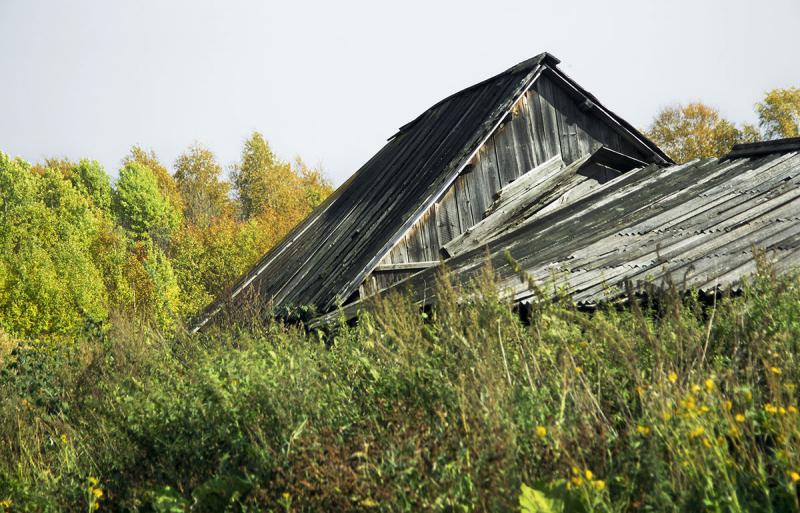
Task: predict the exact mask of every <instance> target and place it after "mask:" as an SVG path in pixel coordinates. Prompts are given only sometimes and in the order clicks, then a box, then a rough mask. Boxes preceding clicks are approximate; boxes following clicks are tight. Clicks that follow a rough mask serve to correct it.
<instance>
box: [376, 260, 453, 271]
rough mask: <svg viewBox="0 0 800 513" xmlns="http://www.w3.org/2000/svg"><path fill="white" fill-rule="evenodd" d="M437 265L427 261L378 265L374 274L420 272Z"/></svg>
mask: <svg viewBox="0 0 800 513" xmlns="http://www.w3.org/2000/svg"><path fill="white" fill-rule="evenodd" d="M437 265H439V262H438V261H433V260H428V261H425V262H405V263H402V264H380V265H378V266H376V267H375V270H374V272H392V271H422V270H423V269H428V268H429V267H435V266H437Z"/></svg>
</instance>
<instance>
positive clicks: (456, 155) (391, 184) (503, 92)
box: [195, 53, 668, 328]
mask: <svg viewBox="0 0 800 513" xmlns="http://www.w3.org/2000/svg"><path fill="white" fill-rule="evenodd" d="M558 62H559V61H558V59H556V58H555V57H553V56H551V55H549V54H547V53H543V54H541V55H538V56H536V57H534V58H532V59H529V60H526V61H524V62H522V63H520V64H517V65H516V66H514V67H512V68H510V69H508V70H506V71H505V72H503V73H500V74H499V75H497V76H494V77H492V78H490V79H488V80H485V81H483V82H481V83H479V84H476V85H474V86H471V87H469V88H467V89H464V90H463V91H460V92H458V93H456V94H454V95H452V96H450V97H448V98H445V99H444V100H442V101H440V102H439V103H437V104H436V105H434V106H433V107H431V108H430V109H428V110H427V111H425V112H424V113H423V114H422V115H420V116H419V117H417V118H416V119H415V120H414V121H412V122H410V123H408V124H406V125H405V126H403V127H402V128H401V129H400V130H399V132H398V133H397V134H395V135H394V136H393V137H392V138H390V140H389V142H388V143H387V144H386V145H385V146H384V147H383V148H382V149H381V150H380V151H379V152H378V153H377V154H376V155H375V156H374V157H372V158H371V159H370V160H369V161H368V162H367V163H366V164H364V166H363V167H361V169H359V170H358V171H357V172H356V173H355V174H354V175H353V176H352V177H350V179H348V180H347V181H346V182H345V183H344V184H343V185H342V186H341V187H339V188H338V189H337V190H336V192H334V193H333V194H332V195H331V196H330V197H329V198H328V199H327V200H326V201H325V202H324V203H323V204H322V205H321V206H320V207H319V208H318V209H317V210H315V211H314V212H313V213H312V214H311V216H309V217H308V218H307V219H306V220H305V221H303V222H302V223H301V224H300V225H299V226H297V227H296V228H295V229H294V230H292V231H291V232H290V233H289V235H288V236H287V237H286V238H285V239H284V240H283V241H282V242H281V243H280V244H278V245H277V246H276V247H275V248H273V249H272V250H271V251H270V252H269V253H267V255H265V256H264V257H263V258H262V259H261V261H259V262H258V263H257V264H256V265H255V267H254V268H253V269H252V270H251V271H250V272H248V273H247V274H246V275H245V276H243V277H242V278H241V279H240V280H239V281H238V282H237V283H236V284H235V285H234V287H233V288H232V289H231V292H230V293H229V294H226V295H225V296H224V297H222V298H220V300H218V301H217V302H215V303H214V304H212V305H211V306H210V307H209V308H208V309H207V310H206V313H205V314H204V315H203V316H202V317H201V319H200V320H199V322H198V323H196V325H195V327H196V328H199V327H202V325H204V324H205V323H206V322H207V321H208V320H209V319H210V317H211V316H213V315H214V314H215V313H216V312H217V311H219V309H220V308H221V306H222V305H223V304H224V303H225V302H226V301H228V300H233V301H234V302H235V301H236V300H237V298H241V297H244V296H249V295H252V296H258V297H259V299H260V300H262V301H267V302H269V303H271V305H272V306H273V307H276V308H277V307H282V306H290V305H295V306H296V305H313V306H314V307H316V309H317V311H319V312H325V311H329V310H330V309H332V308H333V307H335V306H336V303H337V301H342V300H345V299H347V298H348V297H350V296H351V294H353V292H354V291H356V290H357V289H358V286H359V285H360V283H361V282H362V281H363V279H364V276H365V275H366V274H367V273H368V272H369V271H370V270H371V269H372V268H373V267H374V266H375V265H376V264H377V263H378V261H379V260H380V258H381V257H382V256H383V255H384V254H385V253H386V252H387V251H388V250H389V249H391V247H392V245H393V244H394V243H395V242H396V241H397V239H398V238H399V237H401V236H402V234H403V233H404V232H405V231H406V230H407V229H408V228H409V227H410V226H411V225H412V224H413V223H414V222H415V221H416V219H417V218H419V216H420V215H421V214H422V213H423V212H424V211H425V210H426V209H427V208H428V207H429V206H430V205H431V204H432V203H433V202H434V201H436V199H437V198H438V197H439V196H440V195H441V194H442V192H443V191H444V190H445V189H446V188H447V187H448V186H449V184H450V183H452V182H453V180H455V178H456V176H457V175H458V173H459V172H460V170H461V169H462V168H463V167H464V166H465V165H466V164H467V163H468V161H469V159H470V158H471V157H472V156H473V155H474V153H475V152H476V151H477V150H478V149H479V147H480V145H481V144H482V143H483V142H484V141H485V140H486V139H487V137H489V136H490V135H491V133H492V132H493V130H494V129H495V128H496V127H497V126H498V125H499V124H500V123H501V122H502V121H503V119H504V118H505V116H506V115H507V114H508V113H509V112H510V110H511V108H512V107H513V104H514V103H515V102H516V100H517V99H519V97H520V96H521V95H522V94H523V93H524V92H525V91H526V90H527V89H528V87H529V86H530V85H531V84H532V82H533V81H534V80H535V79H536V77H537V76H538V75H539V73H541V71H542V70H543V69H544V68H545V67H547V68H549V69H551V70H555V66H556V65H557V64H558ZM559 73H560V72H559ZM569 83H570V84H571V85H572V86H573V87H574V88H575V89H576V90H578V91H580V92H581V93H582V94H584V95H585V96H586V97H587V98H589V99H590V100H591V101H592V102H593V103H596V104H597V106H598V107H599V108H600V110H601V112H602V113H603V114H604V115H606V116H609V117H611V118H612V119H613V120H614V121H615V122H616V123H617V124H618V125H620V126H621V127H622V130H625V131H626V135H627V136H628V137H630V138H632V139H634V140H636V141H637V143H638V144H640V145H641V147H642V148H644V149H645V150H646V151H647V152H648V153H649V154H650V155H652V160H653V161H662V162H664V161H668V157H666V155H664V154H663V153H662V152H661V150H659V149H658V147H657V146H655V145H654V144H652V143H651V142H649V141H648V140H647V139H646V138H644V137H643V136H642V135H641V134H640V133H638V132H637V131H636V130H635V129H634V128H633V127H631V126H630V125H629V124H628V123H626V122H625V121H624V120H622V119H621V118H619V117H617V116H616V115H614V114H613V113H611V112H610V111H608V110H606V109H604V108H602V106H601V105H600V104H599V102H597V100H596V99H595V98H594V97H593V96H591V95H590V94H589V93H588V92H586V91H584V90H583V89H582V88H580V86H578V85H577V84H575V83H574V82H572V81H569ZM245 292H248V294H245Z"/></svg>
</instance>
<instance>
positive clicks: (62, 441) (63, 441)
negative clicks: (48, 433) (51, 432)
mask: <svg viewBox="0 0 800 513" xmlns="http://www.w3.org/2000/svg"><path fill="white" fill-rule="evenodd" d="M61 443H62V444H64V445H67V435H61Z"/></svg>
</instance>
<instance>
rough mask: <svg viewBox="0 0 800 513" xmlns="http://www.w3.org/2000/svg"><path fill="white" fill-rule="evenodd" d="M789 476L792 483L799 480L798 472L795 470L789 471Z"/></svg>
mask: <svg viewBox="0 0 800 513" xmlns="http://www.w3.org/2000/svg"><path fill="white" fill-rule="evenodd" d="M789 478H790V479H791V480H792V482H793V483H796V482H798V481H800V474H798V473H797V472H789Z"/></svg>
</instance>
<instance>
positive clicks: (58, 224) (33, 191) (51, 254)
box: [0, 152, 108, 337]
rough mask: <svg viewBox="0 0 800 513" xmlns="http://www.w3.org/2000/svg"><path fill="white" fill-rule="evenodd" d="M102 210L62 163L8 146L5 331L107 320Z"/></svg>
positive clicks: (2, 219)
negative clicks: (15, 153)
mask: <svg viewBox="0 0 800 513" xmlns="http://www.w3.org/2000/svg"><path fill="white" fill-rule="evenodd" d="M102 215H103V213H102V211H100V210H99V209H97V208H95V207H94V206H93V205H92V202H91V201H90V199H89V198H87V197H86V196H84V195H82V194H81V193H80V192H79V191H78V190H76V188H75V187H73V185H72V184H71V183H70V181H68V180H66V179H65V177H64V175H63V173H62V172H61V170H60V169H54V168H43V167H40V168H38V169H37V171H36V172H34V170H33V169H32V168H31V166H30V165H29V164H28V163H27V162H24V161H22V160H20V159H15V160H12V159H10V158H8V156H6V155H5V154H3V153H2V152H0V329H2V330H3V331H6V332H9V333H12V334H15V335H18V336H34V337H38V336H44V335H57V334H67V333H72V332H74V331H75V330H79V329H81V328H83V327H85V326H86V325H87V323H88V324H96V323H101V322H103V321H104V320H105V319H106V318H107V315H108V309H107V303H108V302H107V294H106V290H105V287H104V284H103V280H102V275H101V273H100V270H99V269H98V267H97V265H96V264H95V261H94V257H95V253H94V242H95V241H96V239H97V233H98V225H99V224H100V222H101V219H102Z"/></svg>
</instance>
